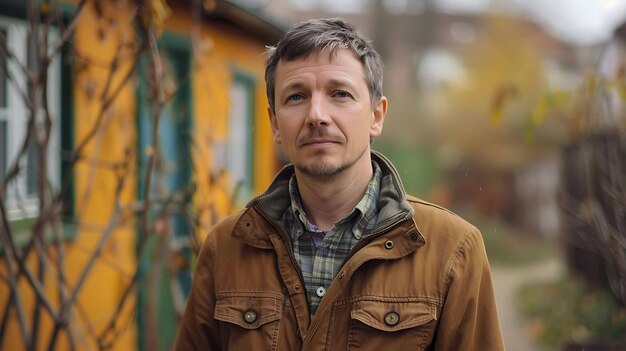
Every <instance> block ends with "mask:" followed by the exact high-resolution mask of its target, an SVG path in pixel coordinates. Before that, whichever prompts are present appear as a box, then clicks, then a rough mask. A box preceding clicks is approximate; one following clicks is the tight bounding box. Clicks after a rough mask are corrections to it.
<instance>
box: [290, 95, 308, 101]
mask: <svg viewBox="0 0 626 351" xmlns="http://www.w3.org/2000/svg"><path fill="white" fill-rule="evenodd" d="M303 98H304V96H302V94H293V95H290V96H289V97H288V98H287V101H299V100H302V99H303Z"/></svg>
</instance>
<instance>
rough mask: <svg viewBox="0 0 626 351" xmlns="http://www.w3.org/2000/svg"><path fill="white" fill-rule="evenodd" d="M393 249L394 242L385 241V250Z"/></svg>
mask: <svg viewBox="0 0 626 351" xmlns="http://www.w3.org/2000/svg"><path fill="white" fill-rule="evenodd" d="M392 247H393V241H391V240H387V241H385V249H387V250H391V248H392Z"/></svg>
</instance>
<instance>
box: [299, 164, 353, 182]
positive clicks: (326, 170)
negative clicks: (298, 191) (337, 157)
mask: <svg viewBox="0 0 626 351" xmlns="http://www.w3.org/2000/svg"><path fill="white" fill-rule="evenodd" d="M295 167H296V169H297V170H299V171H300V172H301V173H302V174H304V175H306V176H309V177H311V178H315V179H330V178H332V177H334V176H336V175H337V174H339V173H341V172H342V171H343V170H344V169H345V168H344V167H341V166H334V165H329V164H327V163H324V164H298V165H296V166H295Z"/></svg>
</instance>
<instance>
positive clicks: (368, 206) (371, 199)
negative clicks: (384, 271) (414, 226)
mask: <svg viewBox="0 0 626 351" xmlns="http://www.w3.org/2000/svg"><path fill="white" fill-rule="evenodd" d="M372 169H373V175H372V179H370V181H369V183H368V184H367V188H366V189H365V194H363V197H362V198H361V200H360V201H359V202H358V203H357V204H356V206H355V207H354V209H353V210H352V211H350V213H348V214H347V215H346V216H345V217H344V218H342V219H341V220H339V221H338V222H337V223H336V224H338V223H344V222H346V220H348V219H350V218H353V216H356V218H355V219H354V221H353V222H352V223H354V225H353V227H352V235H353V236H354V238H355V239H361V237H362V236H363V234H364V233H365V232H366V231H368V230H371V229H373V228H374V226H375V225H376V223H375V219H376V215H377V211H376V200H377V199H378V194H379V193H380V184H381V177H382V172H381V170H380V167H379V166H378V164H377V163H376V161H372ZM289 195H290V197H291V211H292V213H293V216H294V217H296V218H298V220H299V221H300V223H301V224H302V225H303V226H304V228H306V230H308V231H309V232H320V231H321V230H319V228H317V227H316V226H315V225H314V224H313V223H311V222H309V221H308V219H307V218H306V212H305V211H304V206H303V205H302V200H301V199H300V193H299V191H298V181H297V179H296V175H295V173H294V174H293V175H292V176H291V179H290V180H289Z"/></svg>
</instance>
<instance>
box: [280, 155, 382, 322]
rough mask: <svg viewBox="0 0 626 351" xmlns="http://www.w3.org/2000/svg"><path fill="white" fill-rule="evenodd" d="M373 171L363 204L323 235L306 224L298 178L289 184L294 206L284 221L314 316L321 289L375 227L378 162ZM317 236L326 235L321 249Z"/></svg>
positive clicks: (294, 178)
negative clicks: (355, 246) (315, 238)
mask: <svg viewBox="0 0 626 351" xmlns="http://www.w3.org/2000/svg"><path fill="white" fill-rule="evenodd" d="M372 167H373V170H374V172H373V173H374V174H373V176H372V179H371V180H370V182H369V184H368V185H367V189H366V190H365V194H364V195H363V198H362V199H361V201H359V203H357V205H356V206H355V208H354V209H353V210H352V211H351V212H350V213H349V214H348V215H346V216H345V217H344V218H342V219H341V220H339V221H338V222H337V223H335V225H334V226H333V228H331V229H330V231H328V232H322V231H320V230H319V229H318V228H317V227H316V226H315V225H313V224H312V223H310V222H309V221H308V220H307V218H306V213H305V212H304V209H303V208H304V207H303V206H302V202H301V200H300V194H299V193H298V183H297V180H296V176H295V174H294V175H293V176H292V177H291V179H290V181H289V195H290V196H291V206H290V207H288V208H287V210H286V211H285V213H284V214H283V221H284V223H285V226H286V228H287V231H288V232H289V234H290V236H291V242H292V245H293V253H294V256H295V258H296V261H297V262H298V263H299V264H300V268H301V270H302V276H303V278H304V285H305V287H306V291H307V297H308V301H309V310H310V312H311V316H313V315H314V314H315V311H316V310H317V306H319V304H320V301H322V297H323V296H322V297H320V296H318V294H317V290H318V288H320V287H322V288H323V289H324V291H325V290H326V289H328V287H329V286H330V283H331V282H332V280H333V278H334V277H335V275H336V274H337V272H338V271H339V268H341V266H342V265H343V263H344V261H345V260H346V258H347V256H348V253H349V252H350V250H351V249H352V248H353V247H354V245H355V244H356V243H357V242H358V241H359V240H360V239H361V238H362V237H364V236H367V235H369V234H371V233H372V231H373V230H374V228H375V227H376V222H377V217H378V211H377V208H376V200H377V199H378V194H379V193H380V184H381V174H382V172H381V170H380V167H379V166H378V164H377V163H376V162H375V161H372ZM294 218H298V219H299V220H294ZM314 235H318V236H319V235H323V240H322V241H321V244H320V245H319V247H316V245H315V242H314V240H313V236H314Z"/></svg>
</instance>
